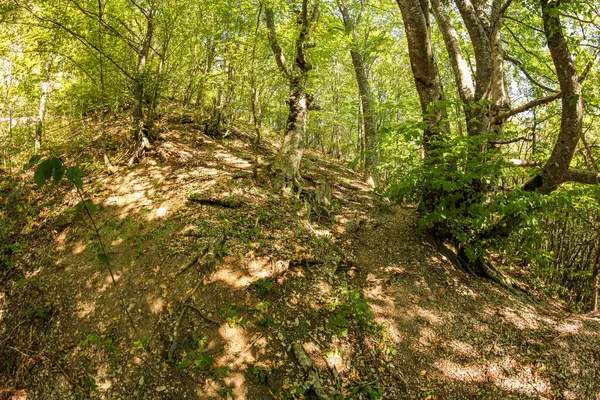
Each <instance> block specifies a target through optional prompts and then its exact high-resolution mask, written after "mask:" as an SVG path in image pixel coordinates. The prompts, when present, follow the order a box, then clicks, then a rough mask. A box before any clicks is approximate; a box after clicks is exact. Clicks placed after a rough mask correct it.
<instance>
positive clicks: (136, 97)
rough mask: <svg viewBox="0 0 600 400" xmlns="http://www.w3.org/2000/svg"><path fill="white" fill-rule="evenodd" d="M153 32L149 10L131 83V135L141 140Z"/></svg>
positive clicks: (151, 14) (152, 12)
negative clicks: (147, 70)
mask: <svg viewBox="0 0 600 400" xmlns="http://www.w3.org/2000/svg"><path fill="white" fill-rule="evenodd" d="M153 34H154V10H150V11H149V13H148V15H146V34H145V35H144V40H143V41H142V46H141V47H140V50H139V53H138V63H137V71H136V72H137V73H136V75H135V80H134V83H133V110H132V114H133V129H134V132H133V135H134V138H135V139H136V140H137V141H142V136H145V133H146V132H145V131H146V129H147V127H145V126H144V110H143V102H144V87H145V80H146V77H145V74H144V73H145V67H146V61H147V59H148V54H149V53H150V46H151V44H152V36H153Z"/></svg>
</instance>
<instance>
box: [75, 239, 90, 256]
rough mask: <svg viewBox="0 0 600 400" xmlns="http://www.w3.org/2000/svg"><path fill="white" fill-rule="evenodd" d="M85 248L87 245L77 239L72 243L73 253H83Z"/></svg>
mask: <svg viewBox="0 0 600 400" xmlns="http://www.w3.org/2000/svg"><path fill="white" fill-rule="evenodd" d="M85 249H87V246H86V245H85V244H83V242H82V241H80V240H79V241H77V242H76V243H75V244H74V245H73V254H80V253H83V252H84V251H85Z"/></svg>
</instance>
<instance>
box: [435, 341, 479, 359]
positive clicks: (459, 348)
mask: <svg viewBox="0 0 600 400" xmlns="http://www.w3.org/2000/svg"><path fill="white" fill-rule="evenodd" d="M444 346H445V347H448V348H449V349H451V350H452V351H453V352H454V353H456V354H459V355H461V356H465V357H474V358H475V357H479V356H480V354H479V352H478V351H477V349H476V348H475V347H473V345H471V344H469V343H465V342H461V341H460V340H456V339H453V340H450V341H448V342H445V343H444Z"/></svg>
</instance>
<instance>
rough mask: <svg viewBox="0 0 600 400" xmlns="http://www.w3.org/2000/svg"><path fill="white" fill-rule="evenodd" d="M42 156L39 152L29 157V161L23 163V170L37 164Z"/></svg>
mask: <svg viewBox="0 0 600 400" xmlns="http://www.w3.org/2000/svg"><path fill="white" fill-rule="evenodd" d="M42 157H43V156H42V155H41V154H36V155H35V156H33V157H31V158H30V159H29V162H28V163H27V164H25V165H23V171H27V170H28V169H30V168H31V167H33V166H34V165H35V164H37V163H38V162H39V161H40V160H41V159H42Z"/></svg>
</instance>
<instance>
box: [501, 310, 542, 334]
mask: <svg viewBox="0 0 600 400" xmlns="http://www.w3.org/2000/svg"><path fill="white" fill-rule="evenodd" d="M499 314H500V315H502V316H503V317H504V319H505V320H506V321H507V322H509V323H511V324H513V325H514V326H515V327H517V328H519V329H532V330H536V329H539V328H540V324H539V323H538V322H537V320H536V317H537V315H536V314H534V313H532V312H529V311H519V310H515V309H512V308H509V307H504V309H502V310H501V311H500V312H499Z"/></svg>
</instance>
